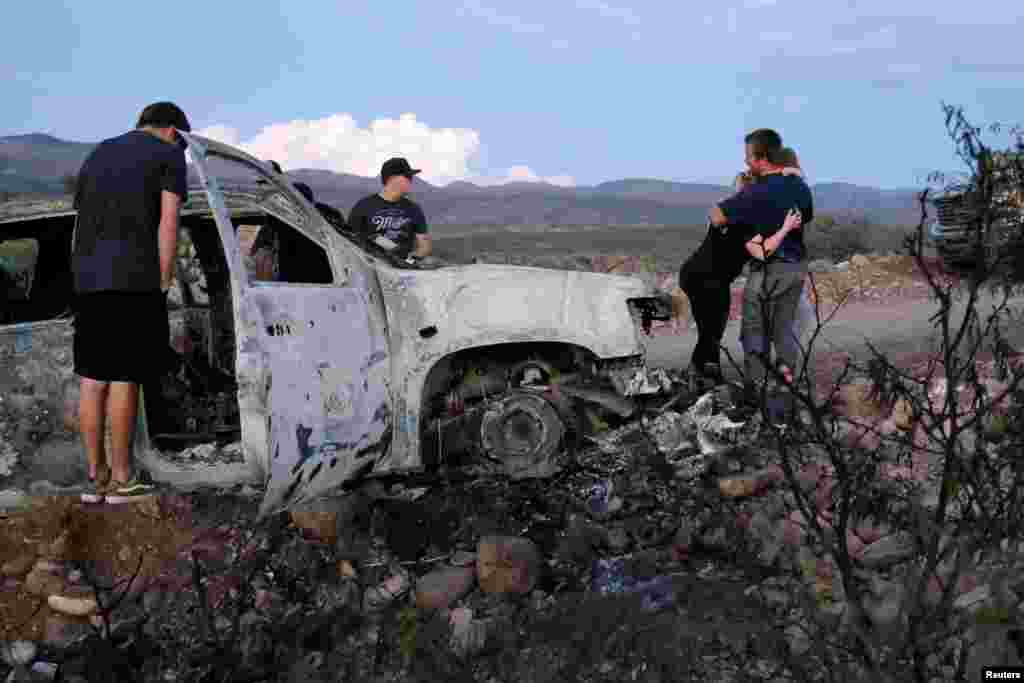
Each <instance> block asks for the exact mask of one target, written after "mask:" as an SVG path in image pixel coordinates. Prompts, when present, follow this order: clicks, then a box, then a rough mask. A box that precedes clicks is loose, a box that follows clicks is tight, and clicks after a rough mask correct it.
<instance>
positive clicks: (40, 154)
mask: <svg viewBox="0 0 1024 683" xmlns="http://www.w3.org/2000/svg"><path fill="white" fill-rule="evenodd" d="M94 146H95V145H94V144H91V143H82V142H69V141H67V140H61V139H59V138H56V137H53V136H51V135H45V134H41V133H32V134H28V135H12V136H7V137H0V192H8V193H33V194H61V193H63V192H64V184H63V178H64V177H65V176H67V175H73V174H76V173H77V172H78V169H79V167H80V166H81V164H82V161H84V159H85V157H86V156H87V155H88V154H89V152H90V151H91V150H92V148H93V147H94ZM288 175H289V176H290V177H291V178H293V179H295V180H301V181H303V182H305V183H307V184H308V185H309V186H310V187H311V188H312V189H313V191H314V193H315V194H316V198H317V199H318V200H319V201H323V202H326V203H328V204H333V205H334V206H337V207H338V208H340V209H342V211H344V212H345V213H346V214H347V213H348V210H349V209H350V208H351V207H352V205H353V204H354V203H355V202H356V201H357V200H358V199H359V198H360V197H362V196H364V195H366V194H368V193H371V192H375V191H376V190H377V189H378V188H379V187H380V183H379V181H378V180H377V179H376V178H363V177H360V176H355V175H349V174H345V173H333V172H331V171H324V170H317V169H299V170H293V171H289V173H288ZM811 189H812V191H813V193H814V201H815V211H816V212H818V213H830V214H833V215H856V216H866V217H868V218H870V219H872V220H874V221H876V222H878V223H883V224H888V225H913V224H916V223H917V220H918V217H919V208H918V205H917V199H916V193H915V191H914V190H909V189H908V190H882V189H879V188H875V187H865V186H860V185H852V184H849V183H816V184H814V185H812V188H811ZM730 192H731V188H729V187H727V186H724V185H712V184H707V183H679V182H673V181H668V180H658V179H654V178H626V179H622V180H612V181H609V182H604V183H600V184H598V185H594V186H577V187H571V188H566V187H558V186H555V185H549V184H546V183H539V182H538V183H529V182H516V183H508V184H505V185H495V186H479V185H474V184H473V183H470V182H465V181H459V182H454V183H451V184H449V185H447V186H444V187H436V186H433V185H430V184H429V183H427V182H425V181H422V180H417V181H416V184H415V185H414V195H415V198H416V200H417V201H418V202H420V203H421V204H422V205H423V208H424V210H425V211H426V213H427V216H428V218H429V219H430V221H431V222H432V223H435V224H455V225H694V224H700V223H703V222H704V220H705V216H706V215H707V209H708V207H709V206H710V205H711V204H712V203H713V202H715V201H718V200H719V199H721V198H722V197H724V196H726V195H727V194H729V193H730Z"/></svg>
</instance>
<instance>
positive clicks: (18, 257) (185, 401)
mask: <svg viewBox="0 0 1024 683" xmlns="http://www.w3.org/2000/svg"><path fill="white" fill-rule="evenodd" d="M182 136H183V137H184V138H185V139H186V141H187V143H188V149H189V158H190V165H191V172H192V173H194V174H195V175H196V176H197V179H198V181H199V187H198V188H193V189H191V190H190V196H189V199H188V202H187V203H186V204H185V206H184V207H183V209H182V217H181V239H180V244H179V252H178V264H177V278H176V282H175V284H174V286H173V287H172V290H171V292H170V294H169V298H168V300H169V309H170V318H171V329H172V339H171V345H170V347H169V349H168V353H167V357H166V358H160V359H154V363H160V364H161V369H162V370H163V369H166V372H164V376H163V378H162V380H161V381H160V382H159V383H154V385H153V386H144V387H143V392H142V396H141V398H140V418H139V426H138V429H137V430H136V437H135V456H136V458H137V460H139V461H140V462H141V463H142V464H143V466H145V467H146V468H147V469H148V470H149V471H150V473H151V475H152V476H153V477H154V479H156V480H157V481H164V482H167V483H169V484H173V485H176V486H184V487H190V486H202V485H226V484H232V483H241V482H251V483H255V484H259V485H262V486H264V487H265V494H264V498H263V503H262V511H263V513H264V514H265V513H268V512H273V511H277V510H281V509H283V508H287V507H290V506H292V505H295V504H298V503H300V502H304V501H308V500H311V499H314V498H317V497H319V496H322V495H325V494H328V493H330V492H333V491H336V490H338V489H339V488H341V487H343V486H345V485H348V484H351V483H352V482H354V481H359V480H362V479H363V478H365V477H374V476H380V475H390V474H402V473H410V472H416V471H420V470H423V469H425V468H429V467H431V466H433V465H436V464H440V463H442V462H446V461H448V460H449V459H454V458H457V457H459V456H460V454H467V453H470V454H475V455H482V456H484V457H485V458H486V460H487V461H488V462H490V463H496V464H497V467H499V468H500V469H502V470H503V471H504V472H505V473H507V474H508V475H509V476H513V477H527V476H545V475H547V474H550V473H551V472H552V471H553V470H554V469H555V467H556V465H555V461H556V457H555V456H556V455H558V454H559V453H561V452H562V450H563V447H564V445H565V444H566V442H567V438H568V437H567V435H569V434H578V433H579V432H580V431H581V430H585V429H586V428H587V423H588V422H590V421H591V420H601V419H603V418H602V417H601V416H602V415H604V416H605V417H606V418H607V417H610V416H621V417H628V416H630V415H632V414H633V413H634V412H635V411H636V410H637V409H638V405H639V404H640V403H642V402H643V400H644V398H645V397H650V396H652V395H657V394H658V393H659V392H661V391H663V390H665V389H667V388H668V387H669V384H670V382H669V381H668V379H667V378H666V377H665V376H664V375H661V374H659V373H656V372H650V371H649V370H648V369H647V368H646V367H645V364H644V362H643V358H644V346H643V338H644V329H643V328H644V327H645V326H647V325H649V324H650V321H651V320H652V319H667V317H668V314H669V310H668V308H667V307H666V306H665V305H664V302H663V301H662V300H661V299H660V298H658V297H657V296H656V295H655V293H654V291H653V289H651V288H650V286H649V285H648V284H645V283H644V282H643V281H641V280H639V279H633V278H628V277H621V276H615V275H602V274H596V273H583V272H570V271H557V270H547V269H541V268H528V267H510V266H498V265H484V264H475V265H431V266H426V265H423V264H418V265H417V264H410V263H406V262H404V261H399V260H396V259H393V258H392V257H391V256H390V255H389V254H387V253H386V252H384V251H383V250H381V249H379V248H378V247H376V246H375V245H374V244H372V243H368V242H366V241H365V240H363V239H361V238H360V237H359V236H358V235H354V234H350V233H348V232H347V231H346V230H345V229H344V227H343V226H339V224H338V223H337V222H336V221H330V220H328V218H329V216H325V215H323V214H321V212H320V211H319V210H318V209H317V207H315V206H314V205H312V204H310V203H309V202H307V201H306V199H305V198H304V197H303V196H302V195H301V194H300V193H298V192H297V191H295V189H294V188H293V187H292V185H291V184H290V182H289V181H288V179H287V178H286V177H285V176H283V175H279V174H276V173H274V172H273V171H272V170H271V169H270V168H269V167H268V166H267V165H266V164H264V163H263V162H261V161H260V160H258V159H255V158H253V157H251V156H249V155H247V154H245V153H244V152H242V151H240V150H237V149H235V148H232V147H230V146H227V145H223V144H220V143H217V142H215V141H212V140H208V139H205V138H203V137H200V136H196V135H190V134H184V133H183V134H182ZM73 226H74V211H73V210H71V209H70V207H68V206H67V205H66V204H65V205H59V204H51V205H44V206H43V207H34V208H33V207H23V208H22V209H21V210H20V211H13V212H12V211H6V212H5V214H0V272H3V273H5V274H6V279H5V282H7V285H6V286H5V289H4V291H3V293H2V295H3V296H4V297H6V300H5V301H4V305H3V306H0V309H2V310H3V311H4V315H5V319H3V320H0V325H2V326H0V394H3V395H6V396H7V397H8V398H7V399H6V401H5V404H4V405H3V406H0V409H2V410H3V411H5V415H6V417H5V416H4V415H0V418H3V419H4V420H5V424H7V425H14V427H13V428H12V429H13V431H11V430H9V431H10V433H9V434H8V435H7V438H8V440H9V442H10V443H9V444H8V445H11V444H13V446H14V448H15V449H16V450H18V451H20V452H26V451H27V450H29V449H32V450H33V452H35V453H37V454H39V455H38V456H37V457H45V453H46V452H48V451H47V444H50V446H49V448H50V451H51V452H52V451H53V448H54V447H55V446H54V444H58V445H59V444H63V447H64V448H65V449H73V448H75V447H76V445H77V435H76V434H75V432H76V431H77V414H76V411H77V378H75V377H74V375H73V373H72V357H71V335H72V324H73V315H72V312H71V307H70V299H71V289H70V287H71V281H70V277H69V264H68V258H69V256H68V255H69V253H70V249H69V247H70V239H71V235H72V231H73ZM268 226H273V228H274V230H276V231H278V232H280V231H293V235H292V238H293V239H301V240H308V243H307V247H308V246H309V243H311V244H312V245H315V249H312V250H310V249H307V250H306V251H305V252H304V253H307V254H315V256H309V258H316V259H319V260H320V262H319V263H310V268H309V271H308V272H309V274H310V276H309V278H308V279H309V281H289V282H283V281H280V280H279V279H276V278H272V279H270V280H263V279H257V278H256V277H255V276H254V273H253V267H252V265H251V262H250V261H249V258H248V251H249V248H250V245H251V242H252V240H253V238H254V237H255V236H256V234H257V233H258V232H259V230H260V229H263V228H266V227H268ZM325 273H329V274H330V275H329V276H325V275H324V274H325ZM111 334H131V321H130V320H125V321H124V326H123V328H122V329H119V330H111ZM0 438H4V435H3V434H0ZM58 450H59V449H58ZM8 476H14V475H11V474H10V473H8ZM3 478H4V472H3V471H0V485H3Z"/></svg>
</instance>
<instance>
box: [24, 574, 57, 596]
mask: <svg viewBox="0 0 1024 683" xmlns="http://www.w3.org/2000/svg"><path fill="white" fill-rule="evenodd" d="M63 588H64V580H63V579H61V578H60V577H57V576H54V575H53V574H51V573H49V572H43V571H39V569H33V570H32V571H31V572H29V574H28V576H26V577H25V590H27V591H28V592H29V593H32V594H33V595H38V596H39V597H46V596H49V595H53V594H54V593H59V592H60V591H61V590H62V589H63Z"/></svg>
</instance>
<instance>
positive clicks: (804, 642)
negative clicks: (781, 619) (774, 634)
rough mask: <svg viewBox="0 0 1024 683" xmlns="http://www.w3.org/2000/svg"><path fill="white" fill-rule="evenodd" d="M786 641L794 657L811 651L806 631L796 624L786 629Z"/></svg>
mask: <svg viewBox="0 0 1024 683" xmlns="http://www.w3.org/2000/svg"><path fill="white" fill-rule="evenodd" d="M786 640H787V641H789V649H790V651H792V653H793V654H794V655H796V656H798V657H799V656H801V655H803V654H806V653H807V651H808V650H810V649H811V639H810V638H809V637H808V635H807V631H806V630H805V629H804V628H803V627H802V626H800V625H798V624H793V625H791V626H789V627H787V628H786Z"/></svg>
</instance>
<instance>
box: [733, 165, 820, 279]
mask: <svg viewBox="0 0 1024 683" xmlns="http://www.w3.org/2000/svg"><path fill="white" fill-rule="evenodd" d="M718 207H719V208H720V209H721V210H722V213H723V214H725V218H726V220H728V221H729V223H731V224H736V225H738V226H742V228H743V229H744V231H745V232H749V233H750V236H751V237H754V235H757V234H760V235H761V236H762V237H764V238H765V239H768V238H769V237H771V236H772V235H774V234H775V233H776V232H778V230H779V228H781V227H782V223H783V222H784V221H785V220H786V214H787V213H788V212H789V210H790V209H792V208H794V207H796V208H798V209H800V213H801V214H802V216H803V221H802V223H801V226H802V227H801V228H800V229H799V230H793V231H791V232H790V233H789V234H788V235H786V237H785V238H784V239H783V240H782V244H780V245H779V248H778V250H777V251H776V252H775V255H774V257H773V258H774V259H776V260H780V261H787V262H790V263H799V262H800V261H804V260H806V259H807V248H806V247H805V246H804V230H806V229H807V225H808V224H809V223H810V222H811V221H812V220H814V201H813V199H812V198H811V189H810V188H809V187H807V183H805V182H804V179H803V178H801V177H800V176H796V175H782V174H781V173H772V174H770V175H766V176H763V177H761V178H759V179H758V182H756V183H754V184H753V185H751V186H750V187H748V188H746V189H745V190H743V191H742V192H739V193H737V194H735V195H733V196H732V197H729V198H728V199H726V200H724V201H722V202H720V203H719V205H718Z"/></svg>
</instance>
